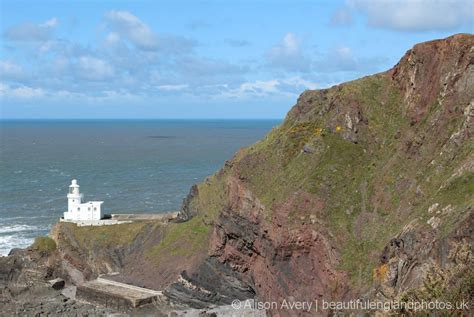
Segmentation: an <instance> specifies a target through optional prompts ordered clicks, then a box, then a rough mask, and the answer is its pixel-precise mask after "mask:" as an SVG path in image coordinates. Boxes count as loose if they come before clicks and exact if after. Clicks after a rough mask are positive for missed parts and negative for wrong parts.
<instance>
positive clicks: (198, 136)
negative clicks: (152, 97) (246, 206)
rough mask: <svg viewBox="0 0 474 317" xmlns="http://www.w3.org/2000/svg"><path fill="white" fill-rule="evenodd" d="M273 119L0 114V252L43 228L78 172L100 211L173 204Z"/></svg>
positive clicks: (171, 207) (56, 214)
mask: <svg viewBox="0 0 474 317" xmlns="http://www.w3.org/2000/svg"><path fill="white" fill-rule="evenodd" d="M280 123H281V121H280V120H1V121H0V255H7V254H8V252H9V251H10V250H11V249H12V248H24V247H26V246H28V245H30V244H31V243H32V241H33V240H34V238H35V237H37V236H39V235H46V234H48V232H49V230H50V229H51V226H52V225H53V224H55V223H56V222H57V221H58V219H59V218H60V217H61V216H62V215H63V212H64V211H66V208H67V199H66V194H67V191H68V186H69V185H70V183H71V180H72V179H77V181H78V184H79V185H80V186H81V187H80V189H81V192H82V193H84V198H85V200H86V201H88V200H102V201H104V204H103V210H104V212H105V213H144V212H146V213H163V212H167V211H175V210H179V209H180V207H181V204H182V201H183V199H184V198H185V197H186V195H187V193H188V192H189V189H190V188H191V186H192V185H193V184H195V183H198V182H201V181H203V180H204V179H205V178H206V177H207V176H209V175H212V174H214V173H215V172H216V171H217V170H218V169H219V168H220V167H221V166H223V164H224V162H225V161H226V160H228V159H230V158H231V157H232V156H233V155H234V153H235V152H236V151H237V150H238V149H239V148H242V147H245V146H248V145H251V144H252V143H255V142H256V141H257V140H259V139H261V138H262V137H263V136H264V135H265V134H266V133H268V132H269V131H270V130H271V129H272V128H273V127H275V126H277V125H279V124H280Z"/></svg>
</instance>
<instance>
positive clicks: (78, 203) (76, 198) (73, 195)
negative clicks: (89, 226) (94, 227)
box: [64, 179, 103, 221]
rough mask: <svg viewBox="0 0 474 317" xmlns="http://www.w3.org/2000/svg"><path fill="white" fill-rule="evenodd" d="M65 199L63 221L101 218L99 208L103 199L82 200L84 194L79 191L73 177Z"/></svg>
mask: <svg viewBox="0 0 474 317" xmlns="http://www.w3.org/2000/svg"><path fill="white" fill-rule="evenodd" d="M67 200H68V204H67V211H66V212H65V213H64V220H65V221H84V220H86V221H87V220H100V219H102V218H103V214H102V210H101V205H102V203H103V201H89V202H83V200H84V195H83V194H81V193H80V191H79V185H78V184H77V181H76V180H75V179H73V180H72V182H71V185H69V193H68V194H67Z"/></svg>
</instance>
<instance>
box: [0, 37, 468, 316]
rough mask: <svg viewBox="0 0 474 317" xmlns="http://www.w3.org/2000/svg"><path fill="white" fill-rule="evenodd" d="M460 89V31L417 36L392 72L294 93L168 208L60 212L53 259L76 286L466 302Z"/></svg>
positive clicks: (464, 79) (464, 48)
mask: <svg viewBox="0 0 474 317" xmlns="http://www.w3.org/2000/svg"><path fill="white" fill-rule="evenodd" d="M473 100H474V36H473V35H467V34H460V35H455V36H452V37H449V38H447V39H444V40H437V41H431V42H426V43H421V44H418V45H416V46H415V47H414V48H413V49H411V50H410V51H408V52H407V53H406V54H405V56H404V57H403V58H402V59H401V60H400V62H399V63H398V64H397V65H395V67H394V68H392V69H391V70H388V71H386V72H383V73H380V74H376V75H373V76H368V77H365V78H362V79H359V80H355V81H352V82H348V83H344V84H341V85H337V86H334V87H331V88H329V89H323V90H314V91H305V92H304V93H303V94H302V95H301V96H300V97H299V98H298V101H297V103H296V105H295V106H294V107H293V108H292V109H291V111H290V112H289V113H288V115H287V117H286V119H285V121H284V122H283V124H282V125H281V126H279V127H277V128H275V129H273V130H272V131H271V132H270V133H269V134H268V135H267V136H266V137H265V138H264V139H263V140H261V141H260V142H258V143H256V144H254V145H252V146H250V147H248V148H245V149H242V150H240V151H239V152H238V153H237V154H236V155H235V156H234V157H233V158H232V159H231V160H229V161H228V162H226V164H225V166H224V167H223V168H222V169H221V170H220V171H218V172H217V173H216V174H215V175H213V176H211V177H209V178H207V179H206V180H205V181H204V182H203V183H201V184H197V185H195V186H193V188H192V189H191V191H190V194H189V196H188V197H187V198H186V199H185V201H184V204H183V208H182V211H181V215H180V221H178V222H176V223H169V224H159V223H152V222H151V223H147V222H142V223H136V224H132V225H120V226H110V227H101V228H77V227H75V226H72V225H68V224H58V225H57V226H56V227H55V229H54V230H53V236H54V238H55V240H56V243H57V244H58V251H57V252H56V253H55V254H56V255H55V259H56V260H58V258H60V260H58V261H59V262H60V264H59V267H60V268H61V270H62V271H61V272H63V271H64V272H65V275H69V279H70V280H72V281H73V282H75V283H80V282H81V281H80V280H81V279H83V278H85V279H88V278H93V277H94V276H97V275H98V274H104V273H110V272H120V275H119V276H117V277H116V278H117V279H119V280H121V281H124V282H127V283H131V284H135V285H138V286H143V287H148V288H153V289H163V290H164V291H165V294H166V295H168V297H169V298H170V299H171V300H172V301H174V302H176V303H180V304H185V305H190V306H193V307H205V306H207V305H209V304H229V303H231V302H232V300H233V299H245V298H253V297H256V298H258V299H259V300H262V301H273V302H278V301H282V300H283V299H285V300H298V301H314V300H322V299H325V300H350V299H354V298H370V299H380V300H383V301H387V300H405V301H407V300H436V299H438V300H449V301H457V300H460V299H467V300H469V299H470V300H471V301H472V294H474V290H473V285H474V283H473V277H474V275H473V269H472V267H474V266H473V241H474V240H473V224H474V223H473V220H474V216H473V215H474V213H473V204H474V177H473V175H474V151H473V148H474V141H473V133H474V127H473V120H474V119H473V117H474V101H473ZM0 273H1V272H0ZM396 312H398V313H400V312H402V311H396ZM270 313H272V314H274V315H281V316H285V315H295V314H297V315H304V314H306V315H310V316H313V315H315V314H316V312H314V311H310V312H304V311H302V310H299V311H297V312H295V311H279V310H272V311H270ZM327 313H329V311H325V312H318V314H327Z"/></svg>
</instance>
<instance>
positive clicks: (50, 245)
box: [31, 236, 57, 254]
mask: <svg viewBox="0 0 474 317" xmlns="http://www.w3.org/2000/svg"><path fill="white" fill-rule="evenodd" d="M56 247H57V246H56V242H55V241H54V240H53V239H52V238H50V237H47V236H41V237H36V239H35V242H33V244H32V245H31V248H33V249H35V250H37V251H39V252H40V253H46V254H49V253H51V252H53V251H55V250H56Z"/></svg>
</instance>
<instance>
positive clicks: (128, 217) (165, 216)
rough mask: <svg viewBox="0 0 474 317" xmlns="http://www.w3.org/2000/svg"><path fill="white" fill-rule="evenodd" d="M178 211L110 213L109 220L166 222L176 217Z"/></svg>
mask: <svg viewBox="0 0 474 317" xmlns="http://www.w3.org/2000/svg"><path fill="white" fill-rule="evenodd" d="M178 213H179V211H173V212H167V213H160V214H150V213H148V214H145V213H142V214H111V215H110V217H111V220H116V221H144V220H145V221H149V220H160V221H163V222H167V221H170V220H173V219H176V217H177V216H178Z"/></svg>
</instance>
